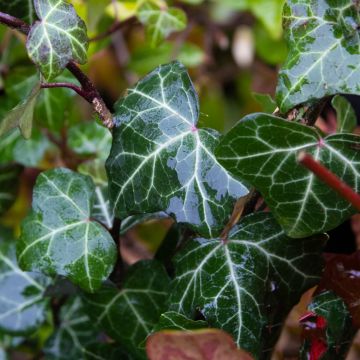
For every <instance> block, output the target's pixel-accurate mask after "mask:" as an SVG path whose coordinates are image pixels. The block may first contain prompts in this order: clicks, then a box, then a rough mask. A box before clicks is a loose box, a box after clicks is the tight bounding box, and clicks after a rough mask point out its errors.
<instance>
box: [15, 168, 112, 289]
mask: <svg viewBox="0 0 360 360" xmlns="http://www.w3.org/2000/svg"><path fill="white" fill-rule="evenodd" d="M94 191H95V189H94V184H93V182H92V181H91V179H90V178H89V177H87V176H84V175H80V174H77V173H74V172H72V171H70V170H67V169H61V168H59V169H55V170H49V171H46V172H43V173H41V174H40V175H39V177H38V179H37V181H36V185H35V188H34V194H33V206H32V207H33V211H32V212H31V213H30V215H28V217H27V218H26V219H25V220H24V222H23V224H22V232H21V237H20V239H19V241H18V244H17V246H18V247H17V251H18V252H17V253H18V261H19V264H20V266H21V267H22V268H23V269H26V270H37V271H41V272H44V273H46V274H49V275H55V274H59V275H63V276H66V277H68V278H69V279H70V280H71V281H73V282H74V283H75V284H77V285H79V286H81V287H82V288H83V289H84V290H86V291H90V292H92V291H95V290H97V289H98V288H99V287H100V286H101V283H102V282H103V281H104V280H106V279H107V277H108V276H109V275H110V273H111V271H112V269H113V266H114V263H115V261H116V256H117V255H116V254H117V252H116V246H115V243H114V241H113V240H112V238H111V236H110V234H109V233H108V232H107V231H106V230H105V229H104V228H103V227H102V226H101V225H100V224H99V223H97V222H95V221H92V220H91V215H92V214H91V211H92V204H93V202H94Z"/></svg>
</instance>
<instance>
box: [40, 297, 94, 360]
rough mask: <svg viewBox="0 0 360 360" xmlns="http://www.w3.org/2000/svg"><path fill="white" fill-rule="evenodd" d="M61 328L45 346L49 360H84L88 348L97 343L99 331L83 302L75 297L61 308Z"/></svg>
mask: <svg viewBox="0 0 360 360" xmlns="http://www.w3.org/2000/svg"><path fill="white" fill-rule="evenodd" d="M59 317H60V319H59V320H60V326H59V327H58V328H57V329H56V330H55V332H54V333H53V334H52V335H51V337H50V338H49V339H48V340H47V342H46V343H45V346H44V353H45V356H46V359H47V360H67V359H84V358H86V355H87V353H88V352H89V353H90V355H91V354H92V351H91V350H88V348H89V347H90V346H91V345H92V344H95V343H96V337H97V335H98V334H97V331H96V330H95V329H94V326H93V324H92V322H91V321H90V319H89V317H88V316H87V315H86V313H85V312H84V310H83V305H82V301H81V299H80V298H79V297H74V298H72V299H71V300H70V301H68V302H67V303H66V304H65V305H63V306H62V307H61V310H60V316H59Z"/></svg>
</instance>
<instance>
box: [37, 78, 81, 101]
mask: <svg viewBox="0 0 360 360" xmlns="http://www.w3.org/2000/svg"><path fill="white" fill-rule="evenodd" d="M41 88H42V89H53V88H68V89H72V90H74V91H75V92H76V93H78V94H79V95H80V96H82V97H83V98H85V96H86V93H85V92H84V91H83V89H82V88H81V87H80V86H77V85H75V84H72V83H64V82H58V83H42V84H41Z"/></svg>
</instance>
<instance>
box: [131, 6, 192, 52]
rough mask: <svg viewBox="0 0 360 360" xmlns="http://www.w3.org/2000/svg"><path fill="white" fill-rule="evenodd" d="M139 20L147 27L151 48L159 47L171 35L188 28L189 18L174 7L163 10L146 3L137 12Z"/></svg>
mask: <svg viewBox="0 0 360 360" xmlns="http://www.w3.org/2000/svg"><path fill="white" fill-rule="evenodd" d="M137 14H138V17H139V20H140V21H141V22H142V23H143V24H144V25H146V28H147V33H148V36H149V38H150V39H151V46H153V47H155V46H157V45H159V44H160V43H161V42H162V41H163V40H164V39H166V38H167V37H168V36H169V35H170V34H171V33H173V32H175V31H181V30H184V29H185V28H186V24H187V18H186V14H185V13H184V11H182V10H181V9H177V8H174V7H170V8H161V7H159V6H157V5H155V4H151V3H149V2H145V3H144V4H143V5H142V6H141V7H140V9H139V10H138V12H137Z"/></svg>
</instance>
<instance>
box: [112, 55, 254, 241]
mask: <svg viewBox="0 0 360 360" xmlns="http://www.w3.org/2000/svg"><path fill="white" fill-rule="evenodd" d="M198 116H199V103H198V97H197V94H196V92H195V89H194V87H193V84H192V83H191V80H190V78H189V75H188V74H187V72H186V70H185V68H184V67H183V66H182V65H181V64H180V63H178V62H174V63H171V64H168V65H164V66H160V67H159V68H157V69H156V70H154V71H153V72H152V73H150V74H149V75H148V76H147V77H145V78H144V79H143V80H141V81H140V82H139V83H138V84H137V85H136V86H135V87H134V88H133V89H130V90H129V93H128V95H127V97H125V98H124V99H122V100H120V101H119V102H118V103H117V104H116V112H115V121H116V127H115V129H114V131H113V138H114V140H113V146H112V150H111V153H110V157H109V159H108V160H107V164H106V167H107V172H108V177H109V185H110V197H111V199H112V200H113V201H114V208H115V213H116V215H117V216H118V217H119V218H125V217H127V216H129V215H132V214H140V213H155V212H158V211H165V212H166V213H168V214H169V215H172V216H173V217H175V219H176V220H177V221H178V222H182V223H186V224H188V225H189V226H190V227H192V228H193V229H194V230H196V231H198V232H200V233H201V234H203V235H204V236H208V235H210V234H217V233H219V232H220V231H221V230H222V227H223V226H224V224H225V223H226V222H227V220H228V218H229V216H230V213H231V211H232V208H233V206H234V204H235V202H236V200H237V199H238V198H239V197H241V196H243V195H246V194H247V193H248V190H247V189H246V187H245V186H244V185H243V184H241V183H240V182H238V181H236V180H234V179H233V178H232V177H231V176H230V175H229V174H228V173H227V172H226V170H225V169H224V168H223V167H222V166H221V165H220V164H219V163H218V162H217V160H216V159H215V156H214V155H213V151H214V149H215V147H216V146H217V144H218V143H219V134H218V133H217V132H215V131H212V130H207V129H197V128H196V123H197V121H198Z"/></svg>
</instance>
